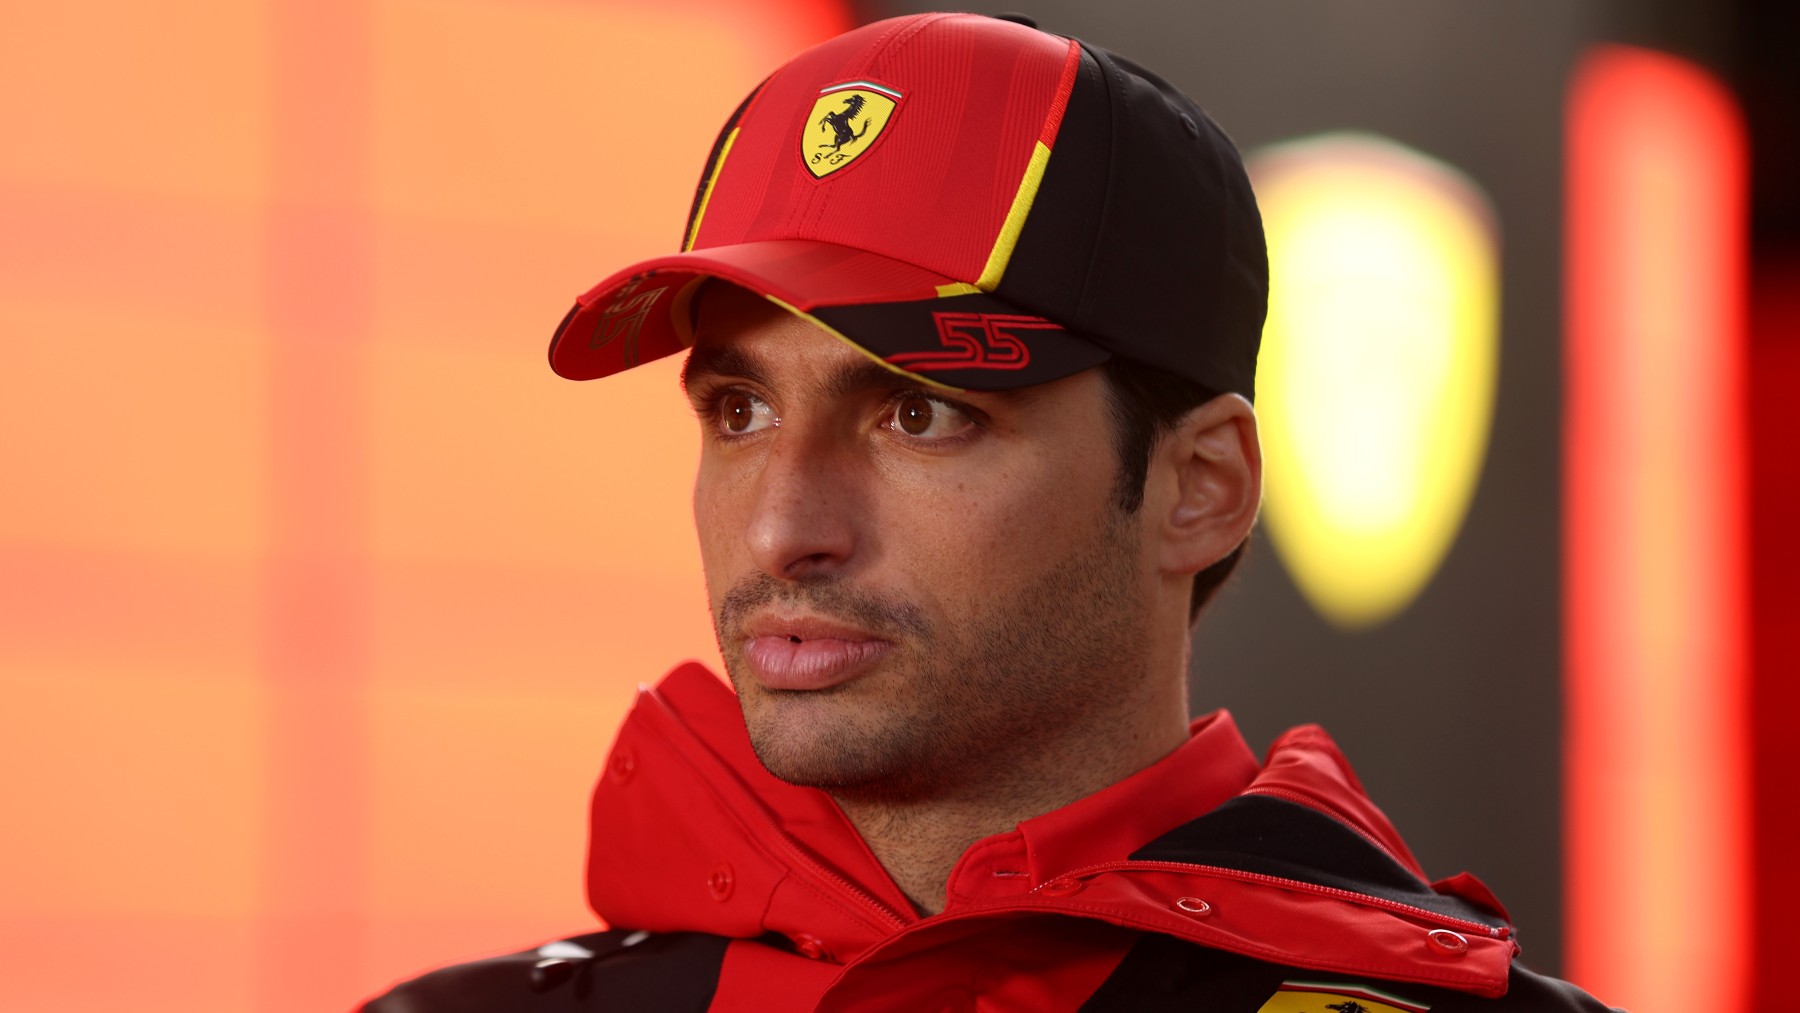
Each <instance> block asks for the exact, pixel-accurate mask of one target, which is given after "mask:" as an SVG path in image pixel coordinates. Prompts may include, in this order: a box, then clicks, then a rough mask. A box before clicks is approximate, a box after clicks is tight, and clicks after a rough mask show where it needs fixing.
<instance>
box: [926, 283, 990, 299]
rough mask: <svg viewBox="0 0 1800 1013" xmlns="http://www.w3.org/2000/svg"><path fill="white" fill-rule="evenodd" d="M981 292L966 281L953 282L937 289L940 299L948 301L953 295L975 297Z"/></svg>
mask: <svg viewBox="0 0 1800 1013" xmlns="http://www.w3.org/2000/svg"><path fill="white" fill-rule="evenodd" d="M980 291H981V290H980V289H978V288H976V287H975V286H973V285H971V284H969V283H968V282H966V281H953V282H951V283H950V284H948V285H939V286H938V287H937V294H938V298H939V299H948V298H949V297H950V296H953V295H975V294H976V293H978V292H980Z"/></svg>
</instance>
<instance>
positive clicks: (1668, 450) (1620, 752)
mask: <svg viewBox="0 0 1800 1013" xmlns="http://www.w3.org/2000/svg"><path fill="white" fill-rule="evenodd" d="M1567 126H1568V136H1567V143H1568V159H1569V163H1568V236H1567V243H1568V249H1567V270H1568V276H1567V299H1568V302H1567V307H1568V319H1567V344H1566V351H1565V355H1566V360H1565V388H1564V389H1565V426H1566V429H1565V442H1564V476H1563V478H1564V539H1565V543H1564V566H1565V571H1564V574H1565V576H1564V610H1565V612H1564V624H1565V652H1566V654H1565V664H1566V673H1565V677H1566V683H1565V686H1566V697H1565V699H1566V720H1567V724H1566V727H1565V735H1566V752H1565V762H1566V764H1567V773H1566V793H1565V804H1566V833H1567V841H1566V847H1567V866H1566V872H1567V877H1568V882H1567V891H1566V896H1567V899H1568V929H1569V932H1568V939H1569V942H1568V945H1569V963H1568V967H1569V973H1570V976H1571V977H1572V978H1573V979H1574V980H1576V981H1577V982H1579V983H1580V984H1582V985H1584V986H1586V987H1588V988H1589V989H1591V990H1593V991H1594V992H1596V993H1597V994H1599V995H1600V996H1602V997H1603V998H1605V999H1606V1000H1607V1001H1608V1002H1610V1003H1614V1004H1617V1005H1621V1006H1625V1007H1627V1008H1630V1009H1632V1010H1635V1011H1637V1013H1661V1011H1670V1013H1674V1011H1687V1010H1696V1009H1705V1010H1714V1011H1733V1010H1740V1009H1745V1008H1746V1006H1745V1002H1746V999H1747V982H1746V973H1747V966H1748V960H1747V954H1746V946H1747V945H1748V944H1749V942H1750V940H1749V938H1748V930H1749V895H1748V894H1749V891H1748V872H1749V867H1748V864H1747V855H1748V851H1747V845H1748V816H1749V811H1748V806H1747V775H1748V767H1747V749H1746V746H1745V741H1746V740H1745V734H1746V730H1747V728H1746V720H1745V691H1746V681H1747V674H1746V669H1747V636H1748V631H1747V626H1746V610H1747V579H1748V572H1747V566H1746V551H1745V537H1746V526H1747V511H1746V496H1745V470H1744V469H1745V454H1746V450H1745V447H1746V433H1745V420H1744V418H1743V410H1742V405H1743V397H1742V394H1743V390H1742V388H1743V379H1742V370H1743V356H1744V301H1745V300H1744V289H1745V259H1746V245H1747V243H1746V235H1745V219H1746V205H1745V201H1746V168H1745V139H1744V131H1743V126H1742V124H1741V122H1740V119H1739V116H1738V112H1737V110H1736V107H1735V105H1734V103H1733V101H1732V99H1731V98H1730V96H1729V95H1728V94H1727V93H1726V92H1725V90H1724V89H1723V88H1722V87H1720V85H1719V84H1718V83H1717V82H1716V81H1715V80H1714V79H1712V78H1711V77H1710V76H1708V75H1707V74H1706V73H1704V72H1703V71H1701V70H1700V69H1698V68H1697V67H1694V66H1693V65H1691V64H1688V63H1685V62H1683V61H1680V60H1677V59H1675V58H1672V57H1669V56H1665V55H1661V54H1657V53H1652V52H1648V51H1645V50H1638V49H1629V48H1624V47H1613V46H1608V47H1604V48H1601V49H1597V50H1595V51H1593V52H1592V53H1590V54H1589V55H1588V56H1587V57H1586V58H1584V59H1583V61H1582V62H1581V65H1580V67H1579V68H1578V72H1577V74H1576V76H1575V79H1574V82H1573V85H1572V92H1571V95H1570V101H1569V109H1568V124H1567Z"/></svg>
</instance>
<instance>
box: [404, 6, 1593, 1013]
mask: <svg viewBox="0 0 1800 1013" xmlns="http://www.w3.org/2000/svg"><path fill="white" fill-rule="evenodd" d="M684 251H685V252H683V253H682V254H678V255H673V256H669V257H663V258H659V259H656V260H651V261H648V262H645V263H642V264H638V265H635V266H633V267H630V268H628V269H626V270H624V271H621V272H619V273H618V274H616V275H614V276H613V277H611V278H609V279H607V280H606V281H603V282H602V283H601V284H599V285H598V286H596V287H595V288H594V289H593V290H592V291H590V292H589V293H588V294H587V295H585V296H583V297H582V298H581V299H580V300H579V301H578V302H577V305H576V306H575V308H574V309H573V310H572V311H571V312H570V314H569V316H568V317H567V318H565V320H564V321H563V324H562V326H561V327H560V328H559V329H558V331H557V335H556V337H555V339H554V341H553V343H552V345H551V351H550V359H551V364H552V367H553V368H554V369H555V370H556V371H557V372H558V373H560V374H561V375H563V376H566V377H570V378H573V379H589V378H594V377H598V376H603V375H607V374H610V373H615V372H618V371H620V370H623V369H627V368H630V367H631V366H633V365H636V364H637V363H639V362H642V361H645V360H648V359H652V358H657V357H660V356H664V355H670V354H675V353H677V352H679V351H682V350H683V349H688V348H691V349H692V351H691V353H690V355H689V358H688V360H687V363H686V367H685V371H684V374H683V384H684V387H685V389H686V392H687V395H688V398H689V399H690V400H691V402H692V403H693V406H694V409H695V413H696V415H697V416H698V419H699V424H700V430H701V441H702V448H703V449H702V454H701V464H700V471H699V475H698V478H697V481H696V484H695V492H694V516H695V523H696V526H697V528H698V531H699V535H700V542H701V549H702V558H703V560H704V565H705V571H706V581H707V587H708V592H709V597H710V600H711V607H712V614H713V619H714V624H715V628H716V630H717V633H718V637H719V644H720V648H721V651H722V653H723V655H724V658H725V661H726V667H727V670H728V672H729V675H730V679H731V683H732V685H733V687H735V689H736V695H735V697H734V696H733V695H732V694H731V693H730V692H729V691H728V690H727V689H726V688H725V687H724V686H723V685H722V684H721V683H720V682H719V681H718V680H717V679H716V678H714V677H713V676H712V675H711V674H710V673H708V672H706V671H705V670H704V669H701V668H699V667H698V666H685V667H683V668H681V669H678V670H676V671H675V672H674V673H672V674H671V675H669V676H668V677H667V678H666V679H665V680H664V681H663V682H662V683H661V684H660V685H659V686H658V687H657V688H656V689H653V690H646V691H645V692H644V693H643V694H642V696H641V698H640V700H639V702H638V704H637V707H636V708H635V710H634V711H633V712H632V714H631V716H630V717H629V718H628V719H627V721H626V723H625V726H624V728H623V729H622V730H621V731H620V734H619V738H618V741H617V743H616V744H615V746H614V749H613V753H612V755H611V757H610V759H609V761H608V764H607V769H606V773H605V774H604V776H603V777H602V779H601V783H600V785H599V787H598V788H597V790H596V792H595V797H594V827H595V832H594V838H593V840H594V844H593V848H594V851H593V855H592V858H591V863H590V870H589V880H588V887H589V899H590V901H591V903H592V904H593V907H594V909H595V911H596V912H597V913H598V914H599V915H600V916H601V917H602V918H604V919H605V921H606V922H607V924H608V925H610V926H611V928H610V929H609V930H608V931H604V932H597V933H592V934H589V935H585V936H579V937H575V938H573V939H569V940H561V941H557V942H553V943H549V944H546V945H544V946H541V947H538V948H536V949H534V950H530V951H527V952H525V953H521V954H517V955H514V956H511V957H504V958H498V959H495V960H489V961H483V962H479V963H475V964H469V965H463V966H461V967H454V968H450V969H447V970H443V971H439V972H436V973H434V974H431V975H427V976H426V977H424V978H421V979H418V980H416V981H413V982H411V983H408V984H405V985H402V986H400V987H398V988H397V989H396V990H394V991H393V992H391V993H389V994H388V995H386V996H384V997H382V998H381V999H378V1000H375V1001H374V1002H373V1003H371V1004H370V1006H369V1007H368V1009H369V1010H371V1011H376V1013H394V1011H410V1010H421V1011H425V1010H430V1011H441V1010H515V1009H516V1010H534V1009H578V1008H593V1009H656V1010H706V1009H713V1010H810V1009H821V1010H870V1009H880V1010H885V1009H892V1010H940V1009H949V1010H974V1009H983V1010H986V1009H1007V1010H1015V1009H1016V1010H1077V1009H1079V1010H1088V1011H1097V1010H1145V1009H1171V1010H1173V1009H1182V1010H1189V1009H1208V1010H1219V1011H1231V1013H1236V1011H1243V1013H1254V1011H1264V1013H1274V1011H1300V1010H1308V1011H1320V1013H1323V1011H1328V1010H1329V1011H1339V1013H1348V1011H1364V1013H1392V1011H1397V1010H1398V1011H1419V1010H1426V1009H1434V1010H1439V1011H1442V1013H1449V1011H1460V1010H1598V1009H1601V1008H1602V1007H1600V1005H1599V1004H1598V1003H1596V1002H1594V1001H1593V1000H1592V999H1590V998H1588V997H1586V996H1583V995H1581V994H1580V993H1579V992H1578V991H1576V990H1575V989H1573V988H1572V987H1570V986H1567V985H1564V984H1562V983H1558V982H1554V981H1550V980H1548V979H1545V978H1542V977H1539V976H1537V975H1535V974H1533V973H1531V972H1529V971H1527V970H1525V969H1524V968H1522V967H1520V966H1518V965H1517V964H1516V963H1515V961H1514V957H1515V955H1516V954H1517V952H1518V946H1517V945H1516V943H1515V942H1514V939H1513V930H1512V928H1511V926H1510V925H1508V924H1507V920H1506V916H1505V913H1504V911H1503V910H1502V909H1501V908H1500V906H1499V904H1498V902H1497V901H1495V900H1494V898H1493V897H1492V896H1491V895H1490V894H1489V893H1488V892H1487V891H1486V890H1485V889H1484V888H1483V887H1482V886H1481V885H1480V884H1479V883H1478V882H1476V881H1475V880H1473V879H1472V878H1469V877H1467V876H1459V877H1456V878H1454V879H1451V880H1447V881H1444V882H1442V883H1439V884H1437V885H1435V886H1432V885H1429V884H1428V883H1427V882H1426V880H1425V878H1424V875H1423V873H1422V872H1421V871H1420V869H1419V867H1418V863H1417V862H1416V861H1415V860H1414V859H1413V857H1412V855H1411V854H1410V853H1409V852H1408V850H1407V848H1406V845H1405V844H1404V843H1403V842H1402V841H1401V840H1400V838H1399V836H1398V834H1396V833H1395V831H1394V829H1393V828H1392V827H1391V826H1390V825H1389V824H1388V822H1387V821H1386V819H1385V818H1384V817H1383V816H1382V815H1381V813H1380V811H1379V810H1378V809H1376V808H1375V807H1374V805H1373V804H1372V803H1371V802H1369V801H1368V799H1367V798H1366V797H1364V795H1363V793H1362V791H1361V788H1360V786H1359V785H1358V784H1357V782H1356V779H1355V776H1354V775H1353V774H1352V773H1351V772H1350V769H1349V767H1348V766H1347V764H1346V763H1345V762H1344V760H1343V759H1342V757H1341V756H1339V754H1338V752H1337V750H1336V748H1335V747H1334V746H1333V745H1332V743H1331V741H1330V740H1329V739H1328V738H1326V736H1325V735H1324V733H1323V732H1322V731H1320V730H1318V729H1316V728H1302V729H1297V730H1295V731H1293V732H1290V733H1288V734H1287V735H1286V736H1284V737H1282V739H1280V740H1279V741H1278V742H1277V743H1276V744H1275V746H1274V748H1273V749H1272V750H1271V752H1270V756H1269V759H1268V760H1267V762H1266V763H1264V764H1260V765H1259V764H1258V763H1257V762H1256V761H1255V759H1254V758H1253V756H1252V755H1251V753H1250V751H1249V749H1248V748H1247V747H1246V745H1245V744H1244V742H1243V739H1242V738H1241V737H1240V736H1239V735H1238V733H1237V731H1236V729H1235V727H1234V726H1233V725H1232V722H1231V719H1230V717H1229V715H1227V714H1225V713H1224V712H1216V713H1214V714H1211V715H1208V716H1206V717H1202V718H1200V719H1198V720H1195V721H1192V722H1191V723H1190V721H1189V720H1188V713H1189V711H1188V700H1187V692H1186V685H1187V681H1186V675H1187V670H1188V658H1189V649H1190V637H1191V628H1192V621H1193V618H1194V616H1195V615H1196V614H1197V613H1198V611H1199V609H1200V608H1201V607H1202V606H1203V605H1204V604H1205V601H1206V599H1207V597H1208V596H1209V595H1210V594H1211V592H1212V591H1213V589H1214V588H1216V587H1217V586H1218V584H1219V583H1220V582H1221V581H1222V580H1224V579H1225V577H1226V576H1227V575H1228V574H1229V572H1230V570H1231V568H1232V566H1233V565H1234V564H1235V562H1236V560H1237V558H1238V555H1239V554H1240V552H1241V550H1242V546H1243V544H1244V541H1245V539H1246V538H1247V537H1248V535H1249V532H1250V528H1251V526H1252V524H1253V522H1254V520H1255V516H1256V511H1257V506H1258V503H1259V499H1260V494H1261V458H1260V452H1259V449H1258V444H1257V437H1256V427H1255V416H1254V414H1253V412H1252V409H1251V401H1250V399H1251V396H1252V394H1253V390H1252V381H1253V378H1254V375H1255V361H1256V349H1257V343H1258V340H1259V335H1260V330H1261V326H1262V319H1263V315H1264V310H1265V305H1266V293H1267V261H1266V258H1265V255H1264V250H1263V241H1262V231H1261V225H1260V221H1259V219H1258V216H1257V212H1256V206H1255V201H1254V198H1253V196H1252V195H1251V192H1250V188H1249V183H1248V180H1247V179H1246V178H1245V176H1244V172H1243V167H1242V164H1241V162H1240V160H1239V158H1238V156H1237V153H1236V151H1235V150H1234V149H1233V147H1232V146H1231V143H1230V141H1229V140H1228V139H1227V138H1226V137H1225V135H1224V134H1223V133H1222V132H1221V131H1220V130H1219V129H1218V127H1217V126H1216V125H1215V124H1213V122H1212V121H1211V120H1210V119H1208V118H1207V117H1206V115H1205V114H1204V113H1202V112H1201V111H1200V109H1199V108H1198V107H1197V106H1195V105H1194V104H1193V103H1192V102H1191V101H1189V100H1188V99H1186V98H1185V97H1183V96H1182V95H1180V94H1179V93H1178V92H1176V91H1175V90H1174V89H1173V88H1171V87H1170V86H1169V85H1167V84H1166V83H1164V82H1163V81H1161V80H1160V79H1159V78H1157V77H1155V76H1154V75H1152V74H1150V73H1149V72H1147V71H1145V70H1143V69H1142V68H1139V67H1137V66H1136V65H1134V64H1132V63H1130V62H1129V61H1126V60H1124V59H1121V58H1119V57H1117V56H1114V55H1112V54H1109V53H1107V52H1105V51H1103V50H1100V49H1098V48H1096V47H1093V46H1089V45H1085V44H1082V43H1078V42H1074V41H1071V40H1068V39H1064V38H1059V37H1057V36H1054V35H1050V34H1047V33H1043V32H1039V31H1036V30H1035V29H1034V28H1033V27H1031V26H1029V25H1026V24H1023V23H1015V22H1013V21H1009V20H998V19H990V18H984V17H979V16H975V15H938V14H934V15H923V16H918V17H909V18H900V19H896V20H893V21H886V22H881V23H879V24H874V25H869V26H866V27H864V28H861V29H858V30H856V31H853V32H850V33H849V34H847V35H844V36H842V37H840V38H837V39H834V40H832V41H829V42H827V43H824V44H823V45H821V46H818V47H816V48H814V49H812V50H809V51H808V52H806V53H803V54H801V55H800V56H799V57H797V58H796V59H795V60H794V61H792V62H791V63H789V64H788V65H787V66H785V67H783V68H781V69H780V70H778V71H776V72H775V74H774V75H772V76H771V77H770V78H769V79H768V80H767V81H765V82H764V83H763V84H762V85H761V86H759V87H758V89H757V90H756V91H755V92H754V93H753V94H752V95H751V96H750V97H749V98H748V99H747V100H746V101H745V102H744V103H743V105H742V106H740V107H739V109H738V110H737V112H736V113H735V114H734V115H733V116H732V118H731V120H730V122H729V123H727V125H726V127H725V129H724V130H723V131H722V132H721V133H720V136H719V140H718V143H717V144H716V145H715V147H714V150H713V153H712V155H711V157H710V159H709V160H708V164H707V166H706V168H705V171H704V173H703V174H702V178H701V184H700V187H699V191H698V193H697V196H696V199H695V203H694V207H693V209H692V212H691V214H690V217H689V222H688V228H687V231H686V242H685V244H684Z"/></svg>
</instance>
